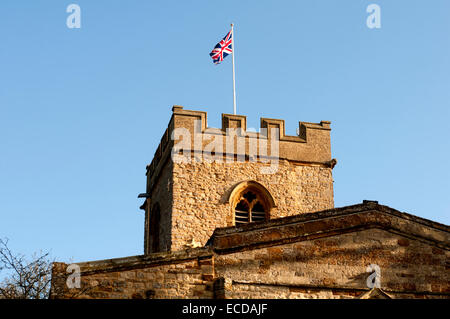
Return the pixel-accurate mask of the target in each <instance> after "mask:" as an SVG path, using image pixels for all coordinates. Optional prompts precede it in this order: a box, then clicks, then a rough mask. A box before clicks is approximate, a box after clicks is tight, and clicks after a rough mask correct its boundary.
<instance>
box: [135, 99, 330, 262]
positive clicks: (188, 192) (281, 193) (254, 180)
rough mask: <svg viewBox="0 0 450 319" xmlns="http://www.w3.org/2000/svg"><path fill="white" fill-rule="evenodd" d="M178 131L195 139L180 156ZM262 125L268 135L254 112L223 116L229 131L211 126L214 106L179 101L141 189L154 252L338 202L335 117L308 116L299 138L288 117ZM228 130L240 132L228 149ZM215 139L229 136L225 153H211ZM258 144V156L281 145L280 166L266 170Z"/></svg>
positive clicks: (147, 243)
mask: <svg viewBox="0 0 450 319" xmlns="http://www.w3.org/2000/svg"><path fill="white" fill-rule="evenodd" d="M177 129H179V130H180V131H181V132H182V133H183V132H185V131H183V130H187V131H188V134H186V136H185V137H184V138H186V139H189V140H188V141H187V140H184V141H182V143H183V145H187V146H189V153H187V152H185V153H186V154H184V155H185V156H186V157H185V160H184V161H178V162H177V161H174V160H173V159H172V157H173V156H171V155H172V148H173V146H174V145H175V144H176V142H177V136H176V134H174V132H176V131H177ZM233 129H235V130H234V131H233ZM239 129H240V130H239ZM274 129H275V130H274ZM272 130H274V133H273V134H271V133H272V132H271V131H272ZM261 131H265V132H266V133H265V134H264V133H263V132H259V133H256V132H248V131H247V125H246V117H245V116H242V115H230V114H222V128H221V129H212V128H208V127H207V114H206V112H200V111H188V110H184V109H183V107H182V106H174V107H173V114H172V117H171V119H170V122H169V125H168V128H167V130H166V131H165V133H164V135H163V137H162V139H161V142H160V144H159V146H158V149H157V151H156V153H155V156H154V158H153V161H152V162H151V164H150V165H149V166H147V173H146V175H147V189H146V193H144V194H141V195H140V197H145V198H146V199H145V202H144V204H143V205H142V207H141V208H142V209H144V210H145V238H144V251H145V253H146V254H149V253H154V252H160V251H175V250H180V249H184V248H186V247H189V245H191V247H192V246H204V245H205V244H206V242H207V241H208V239H209V238H210V237H211V235H212V234H213V232H214V230H215V229H216V228H220V227H228V226H235V225H239V224H242V223H248V222H256V221H267V220H270V219H274V218H279V217H285V216H290V215H296V214H300V213H306V212H311V211H319V210H324V209H328V208H333V207H334V202H333V178H332V168H333V166H334V164H335V163H336V162H335V160H332V158H331V147H330V122H327V121H322V122H320V123H306V122H300V123H299V130H298V132H299V134H298V136H287V135H285V127H284V120H278V119H268V118H261ZM227 132H238V134H236V135H235V136H232V135H231V134H228V137H229V142H228V145H230V142H231V147H228V149H227V148H226V146H227V141H226V138H227ZM275 134H276V135H275ZM238 135H239V136H240V137H241V140H240V141H241V142H242V144H241V145H242V147H241V148H240V149H239V148H238V145H239V142H238ZM230 136H231V137H230ZM274 137H275V139H277V141H276V142H278V144H277V145H275V144H274V143H271V140H272V138H274ZM195 138H197V140H198V141H199V142H197V143H196V141H194V139H195ZM180 139H181V138H180ZM214 139H215V140H216V141H217V139H220V140H223V143H220V142H222V141H219V145H220V146H222V149H223V151H222V152H221V154H218V152H217V150H211V152H208V153H205V150H207V149H208V144H210V143H211V141H212V140H214ZM261 142H265V144H264V143H261ZM262 144H264V145H262ZM252 145H255V147H256V146H259V149H258V151H259V152H257V154H256V155H261V153H264V152H265V153H270V151H271V150H272V149H271V148H270V147H271V146H272V145H274V147H275V146H279V147H277V149H276V150H275V151H276V152H278V154H276V155H277V157H276V158H275V157H273V159H274V160H275V161H276V167H275V170H274V172H266V171H265V170H264V168H268V167H269V166H270V163H268V160H267V158H266V160H265V158H263V156H252V155H255V154H251V153H252V152H251V149H252ZM265 146H267V151H266V150H265V149H264V148H266V147H265ZM270 155H271V154H268V156H267V157H270ZM272 155H274V154H272ZM208 157H209V158H208Z"/></svg>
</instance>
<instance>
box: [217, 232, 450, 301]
mask: <svg viewBox="0 0 450 319" xmlns="http://www.w3.org/2000/svg"><path fill="white" fill-rule="evenodd" d="M449 260H450V251H449V250H444V249H441V248H438V247H434V246H432V245H429V244H427V243H423V242H421V241H419V240H415V239H410V238H406V237H403V236H400V235H397V234H393V233H390V232H387V231H385V230H381V229H369V230H364V231H359V232H354V233H349V234H341V235H338V236H333V237H326V238H321V239H315V240H310V241H300V242H296V243H291V244H286V245H279V246H272V247H266V248H260V249H255V250H248V251H242V252H235V253H230V254H223V255H218V256H216V259H215V271H216V276H217V277H223V278H225V281H226V282H228V285H226V287H227V289H225V297H226V298H355V297H358V296H360V295H362V294H363V293H364V292H365V290H367V289H368V288H367V285H366V280H367V277H368V276H369V275H370V272H366V268H367V266H369V265H370V264H377V265H378V266H379V267H380V269H381V289H383V290H384V291H385V292H386V293H388V294H389V295H391V296H392V297H394V298H425V297H427V298H430V297H436V298H439V297H441V298H442V297H446V298H448V297H449V293H450V272H449ZM445 294H446V295H445Z"/></svg>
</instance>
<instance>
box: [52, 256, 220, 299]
mask: <svg viewBox="0 0 450 319" xmlns="http://www.w3.org/2000/svg"><path fill="white" fill-rule="evenodd" d="M200 250H201V254H198V253H196V252H195V250H192V252H191V253H190V254H192V256H188V257H186V256H182V257H183V258H179V259H177V258H172V257H173V254H171V253H168V254H164V253H159V254H152V255H151V256H152V257H153V258H154V256H160V257H161V259H162V260H160V261H154V262H150V263H146V262H145V261H142V260H139V256H138V257H128V258H123V259H121V260H120V259H118V260H105V261H99V262H87V263H79V264H78V265H79V266H80V267H81V287H80V288H72V289H69V288H68V287H67V285H66V280H67V274H66V269H67V266H68V265H67V264H64V263H54V266H53V278H52V292H51V296H50V297H51V298H53V299H61V298H62V299H71V298H76V299H90V298H94V299H153V298H154V299H169V298H191V299H198V298H213V297H214V293H213V273H214V271H213V263H214V259H213V256H212V254H209V253H204V249H200ZM184 255H186V254H184ZM136 259H138V260H136ZM164 259H165V260H164Z"/></svg>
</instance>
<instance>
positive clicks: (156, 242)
mask: <svg viewBox="0 0 450 319" xmlns="http://www.w3.org/2000/svg"><path fill="white" fill-rule="evenodd" d="M149 236H150V252H151V253H157V252H159V251H160V250H161V247H160V236H161V208H160V206H159V204H158V203H156V204H155V205H153V207H152V209H151V210H150V231H149Z"/></svg>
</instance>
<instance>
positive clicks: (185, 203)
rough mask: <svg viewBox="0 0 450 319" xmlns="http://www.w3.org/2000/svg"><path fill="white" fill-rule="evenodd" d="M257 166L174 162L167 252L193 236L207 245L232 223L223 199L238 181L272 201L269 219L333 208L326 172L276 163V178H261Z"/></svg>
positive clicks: (328, 178) (330, 183)
mask: <svg viewBox="0 0 450 319" xmlns="http://www.w3.org/2000/svg"><path fill="white" fill-rule="evenodd" d="M260 168H261V164H260V163H249V162H245V163H230V164H228V163H208V162H200V163H196V162H193V163H190V164H174V169H173V207H172V209H173V211H172V219H173V225H172V246H171V247H172V250H178V249H183V245H184V244H185V243H187V242H188V241H190V240H191V239H192V238H194V239H195V240H196V241H198V242H199V243H201V244H202V245H204V244H206V242H207V240H208V239H209V238H210V237H211V235H212V233H213V232H214V229H215V228H218V227H228V226H233V225H234V215H233V211H232V208H233V207H230V204H229V202H228V196H229V194H230V192H231V191H232V189H233V187H234V186H235V185H236V184H238V183H239V182H242V181H246V180H255V181H258V182H259V183H261V184H262V185H263V186H265V187H266V188H267V190H268V191H269V192H270V193H271V195H272V196H273V198H274V200H275V204H276V205H277V207H275V208H273V209H272V211H271V213H270V218H279V217H285V216H291V215H296V214H301V213H306V212H313V211H319V210H324V209H328V208H333V206H334V203H333V179H332V173H331V168H326V167H323V166H320V165H315V166H314V165H310V166H305V165H295V164H293V163H290V162H288V161H282V162H280V163H279V166H278V170H277V172H276V173H275V174H261V173H260Z"/></svg>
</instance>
